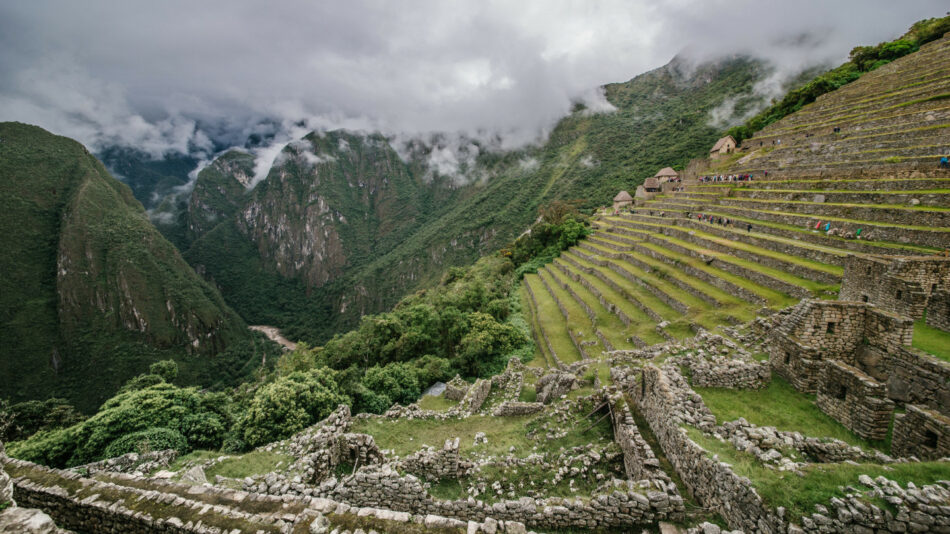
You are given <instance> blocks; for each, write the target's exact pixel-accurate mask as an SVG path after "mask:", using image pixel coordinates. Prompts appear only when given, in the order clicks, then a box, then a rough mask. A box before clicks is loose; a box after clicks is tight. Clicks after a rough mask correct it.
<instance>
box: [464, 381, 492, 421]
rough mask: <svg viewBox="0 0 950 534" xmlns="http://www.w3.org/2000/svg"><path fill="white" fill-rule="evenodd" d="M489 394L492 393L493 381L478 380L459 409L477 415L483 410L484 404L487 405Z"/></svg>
mask: <svg viewBox="0 0 950 534" xmlns="http://www.w3.org/2000/svg"><path fill="white" fill-rule="evenodd" d="M489 393H491V380H482V379H478V380H476V381H475V384H474V385H472V387H471V388H469V390H468V392H467V393H466V394H465V397H464V398H463V399H462V401H461V402H460V403H459V408H461V409H462V410H463V411H465V412H468V413H476V412H478V411H479V410H481V409H482V404H485V399H487V398H488V394H489Z"/></svg>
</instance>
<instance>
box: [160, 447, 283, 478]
mask: <svg viewBox="0 0 950 534" xmlns="http://www.w3.org/2000/svg"><path fill="white" fill-rule="evenodd" d="M221 456H228V458H225V459H224V460H222V461H221V462H219V463H217V464H215V465H213V466H211V467H209V468H208V469H206V470H205V475H206V476H207V477H208V479H209V480H213V479H214V477H215V475H221V476H223V477H227V478H244V477H249V476H253V475H263V474H265V473H269V472H271V471H275V470H277V468H278V465H280V466H281V467H287V466H288V465H290V464H291V463H292V462H293V461H294V459H293V457H292V456H288V455H286V454H279V453H276V452H269V451H265V450H255V451H251V452H249V453H246V454H240V455H229V454H227V453H223V452H217V451H193V452H191V453H189V454H186V455H184V456H181V457H179V458H178V459H176V460H175V461H174V462H173V463H172V464H171V465H170V466H169V469H170V470H172V471H179V470H182V469H184V468H185V466H186V465H188V464H192V465H194V464H200V463H203V462H206V461H208V460H211V459H214V458H218V457H221Z"/></svg>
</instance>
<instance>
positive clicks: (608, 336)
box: [549, 259, 642, 350]
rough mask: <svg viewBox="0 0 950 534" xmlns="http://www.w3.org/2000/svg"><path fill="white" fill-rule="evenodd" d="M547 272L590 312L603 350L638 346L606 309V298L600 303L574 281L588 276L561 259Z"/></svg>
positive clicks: (627, 329)
mask: <svg viewBox="0 0 950 534" xmlns="http://www.w3.org/2000/svg"><path fill="white" fill-rule="evenodd" d="M549 270H550V271H551V274H552V275H554V278H555V279H556V280H558V281H559V283H561V284H563V285H567V286H568V287H569V288H570V289H571V291H573V294H574V295H576V296H577V297H578V298H579V299H581V301H583V302H584V304H585V305H586V306H587V308H588V309H589V310H590V311H591V312H592V314H593V322H594V326H595V327H596V328H597V331H596V332H597V333H598V337H599V338H600V341H601V344H602V345H603V346H604V349H605V350H617V349H632V348H635V347H637V346H638V344H637V343H632V342H630V341H628V339H629V338H630V336H631V335H636V334H635V333H634V332H633V331H632V330H631V329H630V327H629V326H627V325H626V324H624V322H623V321H621V320H620V318H619V317H618V316H617V315H615V314H613V313H611V311H610V310H608V309H607V307H606V306H605V304H608V305H609V303H608V302H607V301H606V298H605V299H604V300H603V301H602V300H601V298H599V297H598V295H595V294H594V293H593V292H592V291H591V290H590V289H588V288H587V286H585V285H584V284H582V283H580V282H579V281H577V280H576V278H584V279H586V277H587V276H588V275H586V274H585V273H583V272H575V271H574V270H573V268H572V266H571V265H570V264H568V263H567V262H565V261H563V260H561V259H557V260H555V261H554V264H553V267H551V268H550V269H549ZM595 289H596V288H595ZM598 293H599V292H598ZM633 326H636V325H633ZM638 339H639V336H638ZM641 343H642V341H641Z"/></svg>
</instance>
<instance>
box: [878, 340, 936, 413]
mask: <svg viewBox="0 0 950 534" xmlns="http://www.w3.org/2000/svg"><path fill="white" fill-rule="evenodd" d="M884 363H885V366H886V368H887V393H888V396H889V397H890V398H891V399H892V400H895V401H897V402H900V403H913V404H920V405H924V406H928V407H929V408H931V409H933V410H937V411H938V412H940V413H942V414H944V415H950V362H946V361H943V360H938V359H937V358H936V357H934V356H932V355H930V354H927V353H925V352H923V351H920V350H917V349H914V348H911V347H902V348H900V349H899V350H896V351H894V352H892V353H890V354H888V355H887V357H886V359H885V362H884Z"/></svg>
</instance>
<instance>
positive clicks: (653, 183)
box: [643, 176, 660, 189]
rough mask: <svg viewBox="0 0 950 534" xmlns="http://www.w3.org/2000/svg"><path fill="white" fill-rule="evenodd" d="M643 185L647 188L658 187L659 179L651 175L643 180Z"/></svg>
mask: <svg viewBox="0 0 950 534" xmlns="http://www.w3.org/2000/svg"><path fill="white" fill-rule="evenodd" d="M643 187H645V188H647V189H659V188H660V181H659V180H657V179H656V178H655V177H653V176H651V177H649V178H647V179H646V180H644V181H643Z"/></svg>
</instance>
